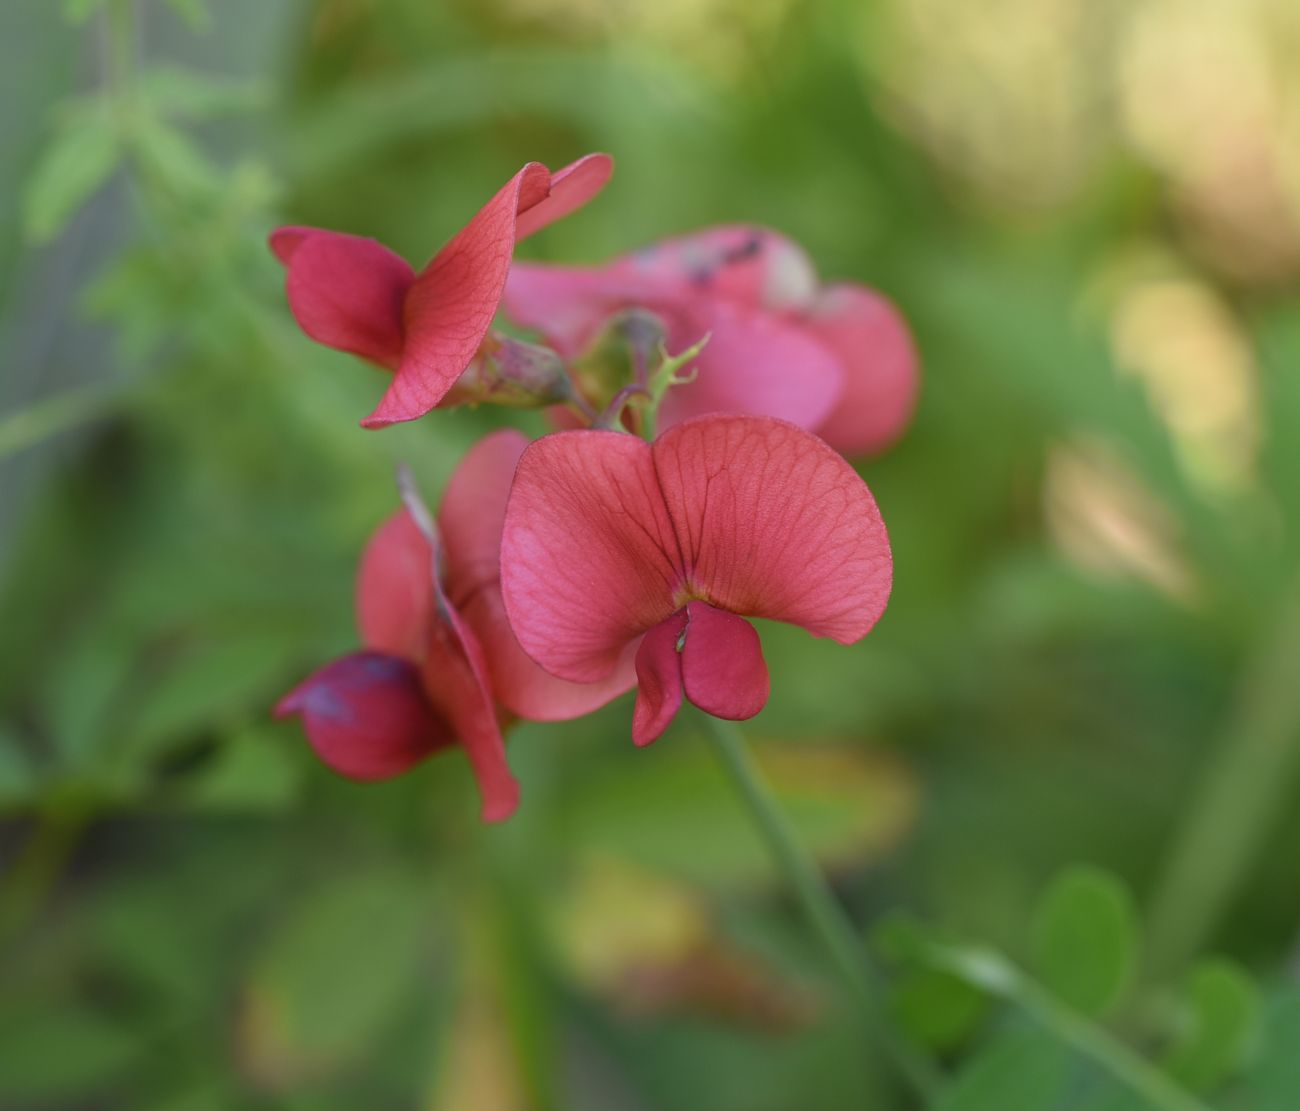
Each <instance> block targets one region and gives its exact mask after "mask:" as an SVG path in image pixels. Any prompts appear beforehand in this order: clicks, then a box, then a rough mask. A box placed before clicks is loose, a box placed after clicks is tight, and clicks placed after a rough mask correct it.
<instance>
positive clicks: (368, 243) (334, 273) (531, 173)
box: [270, 154, 614, 428]
mask: <svg viewBox="0 0 1300 1111" xmlns="http://www.w3.org/2000/svg"><path fill="white" fill-rule="evenodd" d="M613 165H614V164H613V160H612V159H611V158H610V157H609V155H607V154H589V155H587V156H586V157H585V158H580V159H578V161H576V162H574V163H572V164H571V165H568V166H565V167H564V168H563V169H562V170H558V171H557V172H556V173H554V174H552V173H551V172H550V171H549V170H548V169H547V168H546V167H545V166H543V165H542V164H541V163H540V162H529V163H528V164H527V165H526V166H524V167H523V169H521V170H520V171H519V172H518V173H517V174H515V176H514V177H512V178H511V179H510V180H509V181H508V182H506V184H505V185H504V186H502V187H501V189H500V191H499V192H498V193H497V194H496V196H494V197H493V198H492V199H491V200H490V201H488V203H487V204H485V205H484V206H483V207H482V209H480V210H479V212H478V215H476V216H475V217H474V218H473V219H472V220H471V221H470V222H469V223H468V224H466V225H465V227H464V228H463V229H461V231H460V232H459V233H457V235H456V236H455V237H454V238H453V239H452V240H451V241H450V242H449V243H448V244H447V245H446V246H445V247H443V248H442V250H441V251H439V252H438V253H437V254H436V255H435V256H434V257H433V260H432V261H431V262H430V263H429V264H428V265H427V266H426V267H425V268H424V269H423V270H421V271H420V272H419V273H418V274H417V273H415V271H414V270H413V269H412V268H411V266H410V264H409V263H407V262H406V260H405V259H403V258H401V256H399V255H397V254H395V253H394V252H392V251H390V250H389V249H388V248H387V247H385V246H383V245H382V244H381V243H379V242H377V241H376V240H374V239H367V238H365V237H363V236H359V235H346V234H344V233H342V232H336V231H326V230H324V229H321V228H309V227H284V228H279V229H277V230H276V231H274V232H273V233H272V234H271V238H270V245H271V250H272V251H274V252H275V256H276V257H277V258H278V259H279V260H280V262H282V263H283V264H284V266H285V269H286V276H285V292H286V294H287V296H288V299H289V307H290V309H291V310H292V311H293V315H294V317H295V318H296V319H297V321H298V324H299V325H300V326H301V328H302V330H303V331H304V332H306V333H307V335H309V336H310V337H311V338H312V339H314V340H316V341H317V342H318V343H323V344H325V346H327V347H333V348H336V349H338V350H340V351H347V352H350V353H351V354H353V355H360V356H361V357H362V358H363V359H368V360H370V361H371V362H373V363H377V364H379V365H380V366H381V367H385V368H387V369H388V370H391V371H393V380H392V382H390V383H389V386H388V390H387V392H386V393H385V394H384V396H383V399H382V400H381V401H380V402H379V405H378V407H377V408H376V409H375V411H374V412H373V413H371V414H370V416H368V417H366V418H365V420H363V421H362V422H361V423H362V425H363V426H364V427H366V428H383V427H384V426H386V425H389V424H394V423H397V422H399V421H408V420H415V419H416V418H417V417H421V416H423V415H424V414H425V413H427V412H429V410H430V409H433V408H434V407H435V406H436V405H437V404H438V403H439V402H440V401H442V400H443V398H444V397H446V395H447V393H448V391H450V390H451V388H452V386H454V385H455V383H456V380H457V379H458V378H459V377H460V375H461V373H462V372H463V371H464V370H465V368H466V367H468V366H469V364H470V362H471V361H472V360H473V358H474V356H475V354H476V352H477V351H478V349H479V345H480V344H481V343H482V342H483V338H484V337H485V336H486V335H487V331H488V327H489V326H490V325H491V323H492V318H493V317H494V316H495V315H496V311H497V305H498V303H499V302H500V300H501V292H502V289H503V288H504V286H505V281H506V272H507V271H508V270H509V268H510V260H511V258H513V256H514V249H515V243H516V242H517V241H518V240H520V239H523V238H524V237H525V236H528V235H532V234H533V232H535V231H538V230H539V229H541V228H543V227H545V226H546V225H547V224H550V223H553V222H554V221H556V220H558V219H560V218H561V217H562V216H567V215H568V214H569V213H570V212H572V211H574V209H577V208H580V207H581V206H582V205H584V204H586V203H587V201H589V200H591V198H592V197H594V196H595V195H596V194H597V193H599V192H600V190H601V189H602V188H604V185H605V182H606V181H608V180H609V175H610V174H611V173H612V172H613Z"/></svg>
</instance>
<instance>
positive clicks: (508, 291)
mask: <svg viewBox="0 0 1300 1111" xmlns="http://www.w3.org/2000/svg"><path fill="white" fill-rule="evenodd" d="M634 301H635V291H629V290H626V289H623V288H621V287H616V286H615V285H614V284H613V283H612V282H611V280H610V278H609V277H608V276H607V274H606V273H605V271H604V270H603V269H600V268H596V267H581V266H547V265H543V264H541V263H532V262H516V263H515V264H514V265H513V266H512V267H511V268H510V276H509V277H508V278H507V279H506V288H505V292H504V293H503V294H502V298H501V305H502V307H503V308H504V309H505V311H506V315H507V316H508V317H510V319H511V320H512V321H514V323H516V324H518V325H519V326H520V327H521V328H532V329H533V330H534V331H536V332H540V333H541V335H543V336H544V337H545V338H546V341H547V343H549V344H550V345H551V346H552V347H554V348H555V349H556V350H557V351H558V352H559V353H560V354H561V355H563V356H564V357H565V358H566V359H572V358H574V357H575V356H576V355H578V354H579V353H581V351H582V350H583V348H584V347H586V346H587V343H588V342H589V341H590V340H591V338H592V337H593V336H594V335H595V334H596V332H598V331H599V330H600V326H601V325H602V324H604V322H605V320H606V319H607V318H608V317H609V316H611V315H612V314H613V313H615V312H617V311H618V310H619V308H621V307H623V306H624V305H625V304H628V303H632V302H634Z"/></svg>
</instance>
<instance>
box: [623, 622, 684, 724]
mask: <svg viewBox="0 0 1300 1111" xmlns="http://www.w3.org/2000/svg"><path fill="white" fill-rule="evenodd" d="M685 628H686V611H685V610H678V611H677V612H676V613H674V614H673V615H672V616H671V617H668V618H666V619H665V620H663V621H661V622H659V624H658V625H656V626H655V627H654V628H653V629H651V630H650V631H649V632H648V633H646V635H645V636H644V637H643V638H642V640H641V646H640V647H639V648H638V649H637V653H636V678H637V688H636V706H635V707H634V708H633V710H632V742H633V744H635V745H637V746H639V747H644V746H645V745H648V744H650V742H651V741H656V740H658V739H659V738H660V737H661V736H662V735H663V732H664V730H665V729H667V728H668V726H669V725H671V724H672V720H673V718H675V717H676V716H677V711H678V710H679V709H681V705H682V663H681V652H680V649H679V645H680V643H681V635H682V632H683V630H685Z"/></svg>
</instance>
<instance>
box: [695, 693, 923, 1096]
mask: <svg viewBox="0 0 1300 1111" xmlns="http://www.w3.org/2000/svg"><path fill="white" fill-rule="evenodd" d="M704 720H705V723H706V730H705V732H706V734H707V736H708V738H709V740H710V741H711V742H712V745H713V750H714V752H715V753H716V754H717V756H718V759H719V760H720V761H721V762H722V765H723V767H724V768H725V769H726V770H727V773H728V775H729V776H730V777H731V781H732V783H733V784H734V785H735V788H736V792H737V794H739V796H740V798H741V800H742V801H743V802H744V804H745V807H746V809H747V810H748V811H749V816H750V817H751V818H752V819H753V821H754V825H755V826H756V827H757V829H758V832H759V835H760V836H761V837H762V839H763V842H764V843H765V844H766V846H767V849H768V852H770V853H771V855H772V860H773V862H774V863H775V864H776V866H777V868H778V869H779V870H780V872H781V874H782V875H783V876H784V877H785V879H786V882H787V883H789V885H790V888H791V890H792V891H793V892H794V895H795V898H796V899H797V900H798V902H799V905H800V907H801V908H802V910H803V913H804V916H805V917H806V918H807V920H808V924H809V925H810V926H811V927H812V929H813V932H814V933H816V934H817V937H818V939H819V940H820V941H821V943H822V945H823V946H824V947H825V949H826V952H827V955H828V956H829V957H830V958H831V960H832V961H833V962H834V964H835V966H836V968H837V969H838V971H839V973H840V975H841V976H842V977H843V982H844V985H845V987H846V988H847V989H848V991H849V994H850V995H852V997H853V1000H854V1002H855V1004H856V1005H857V1007H858V1009H859V1011H861V1013H862V1015H863V1017H864V1019H865V1020H866V1022H867V1023H868V1025H869V1026H870V1028H871V1032H872V1034H873V1036H874V1037H875V1038H876V1039H877V1040H878V1041H879V1043H880V1044H881V1045H882V1046H883V1047H884V1048H885V1050H886V1051H887V1052H888V1053H889V1055H890V1057H891V1058H892V1059H893V1060H894V1063H895V1064H896V1065H897V1066H898V1069H899V1071H900V1072H901V1073H902V1074H903V1076H904V1078H905V1079H906V1080H907V1081H908V1083H909V1084H911V1086H912V1087H913V1088H915V1089H916V1091H917V1092H918V1093H919V1094H920V1095H922V1096H923V1097H925V1098H926V1099H927V1100H930V1099H932V1098H933V1097H934V1096H935V1094H936V1093H937V1091H938V1089H939V1086H940V1077H939V1075H938V1072H937V1070H936V1069H935V1067H934V1066H933V1064H932V1063H931V1062H930V1061H929V1060H927V1059H926V1058H924V1057H922V1056H921V1055H920V1054H918V1053H917V1052H916V1051H915V1050H914V1049H913V1048H912V1047H911V1046H909V1045H907V1044H906V1043H904V1042H902V1041H900V1040H899V1039H898V1038H897V1037H895V1035H894V1034H893V1032H892V1031H890V1030H889V1029H888V1027H887V1026H886V1025H885V1023H884V1021H883V1019H882V1017H881V994H882V984H881V982H880V976H879V973H877V971H876V970H875V968H874V967H873V965H872V964H871V961H870V957H869V956H868V954H867V950H866V948H865V947H864V946H863V945H862V943H861V941H860V939H859V936H858V930H857V927H856V926H855V925H854V924H853V922H852V920H851V919H850V918H849V916H848V915H847V914H846V913H845V910H844V908H843V907H842V906H841V905H840V903H839V902H838V900H836V898H835V896H834V895H833V894H831V890H830V888H829V887H828V886H827V884H826V880H825V878H824V877H823V876H822V874H821V872H820V871H819V870H818V868H817V865H816V864H815V863H814V862H813V860H812V857H811V856H810V855H809V854H808V852H807V851H806V850H805V849H804V848H803V846H802V845H800V843H799V840H798V837H797V836H796V834H795V832H794V830H793V829H792V828H791V826H790V822H789V820H788V819H787V818H786V816H785V815H784V814H783V813H782V812H781V809H780V807H779V806H778V805H777V803H776V800H775V799H774V798H773V796H772V790H771V788H770V787H769V786H768V785H767V781H766V780H765V779H764V777H763V773H762V772H761V771H760V769H759V767H758V765H757V764H756V763H755V761H754V758H753V756H752V754H751V753H750V751H749V747H748V745H746V743H745V738H744V734H742V733H741V731H740V728H739V727H738V726H737V725H735V724H734V723H733V722H730V721H722V720H720V719H718V718H715V717H712V716H708V715H705V717H704Z"/></svg>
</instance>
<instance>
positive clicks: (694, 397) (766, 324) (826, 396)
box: [659, 302, 844, 429]
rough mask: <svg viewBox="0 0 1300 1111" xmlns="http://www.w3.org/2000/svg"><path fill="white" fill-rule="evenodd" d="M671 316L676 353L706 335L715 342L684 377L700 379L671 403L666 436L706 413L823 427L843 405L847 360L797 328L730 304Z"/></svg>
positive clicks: (662, 420)
mask: <svg viewBox="0 0 1300 1111" xmlns="http://www.w3.org/2000/svg"><path fill="white" fill-rule="evenodd" d="M664 315H665V317H666V319H668V321H669V338H668V346H669V350H670V351H674V352H676V351H684V350H686V349H687V348H689V347H690V346H691V345H692V344H694V343H696V342H697V341H698V340H700V339H702V338H703V337H704V336H705V335H708V336H709V341H708V343H706V344H705V345H704V349H703V350H702V351H701V352H700V354H699V357H698V358H697V359H696V360H695V362H694V363H692V364H691V365H690V366H687V367H684V368H683V370H682V371H681V372H680V373H683V374H687V375H689V374H690V372H691V370H692V369H694V370H695V371H696V373H697V376H696V378H695V380H694V381H693V382H688V383H686V384H684V385H680V386H673V387H672V388H671V389H669V391H668V393H667V394H666V395H665V396H664V400H663V405H662V407H661V408H660V410H659V427H660V429H665V428H671V427H672V426H673V425H674V424H680V423H681V422H682V421H683V420H689V419H690V418H691V417H698V416H703V415H704V414H706V413H752V414H754V415H755V416H766V417H781V418H782V419H784V420H788V421H790V422H791V423H793V424H797V425H799V426H800V427H802V428H816V427H817V426H818V425H819V424H820V423H821V422H822V421H823V420H825V419H826V418H827V417H828V416H829V415H830V414H831V413H832V411H833V410H834V407H835V405H836V404H837V402H838V401H839V398H840V395H841V392H842V390H843V385H844V371H843V369H842V367H841V365H840V361H839V360H838V359H837V358H836V357H835V356H834V355H833V354H832V353H831V352H830V351H829V350H828V349H827V348H826V346H825V345H824V344H822V343H819V342H818V341H817V340H816V339H814V338H813V337H812V336H811V335H809V334H808V333H807V332H805V331H804V330H803V329H802V328H800V327H799V326H798V325H797V324H794V323H792V322H790V321H788V320H785V319H783V318H782V317H779V316H774V315H772V314H771V313H767V312H762V311H760V310H758V309H752V308H746V307H743V306H741V305H738V304H733V303H728V302H715V303H712V304H711V305H702V306H699V307H697V308H694V309H692V310H690V311H688V312H682V313H678V314H676V316H673V315H671V314H668V313H667V312H665V314H664Z"/></svg>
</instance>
